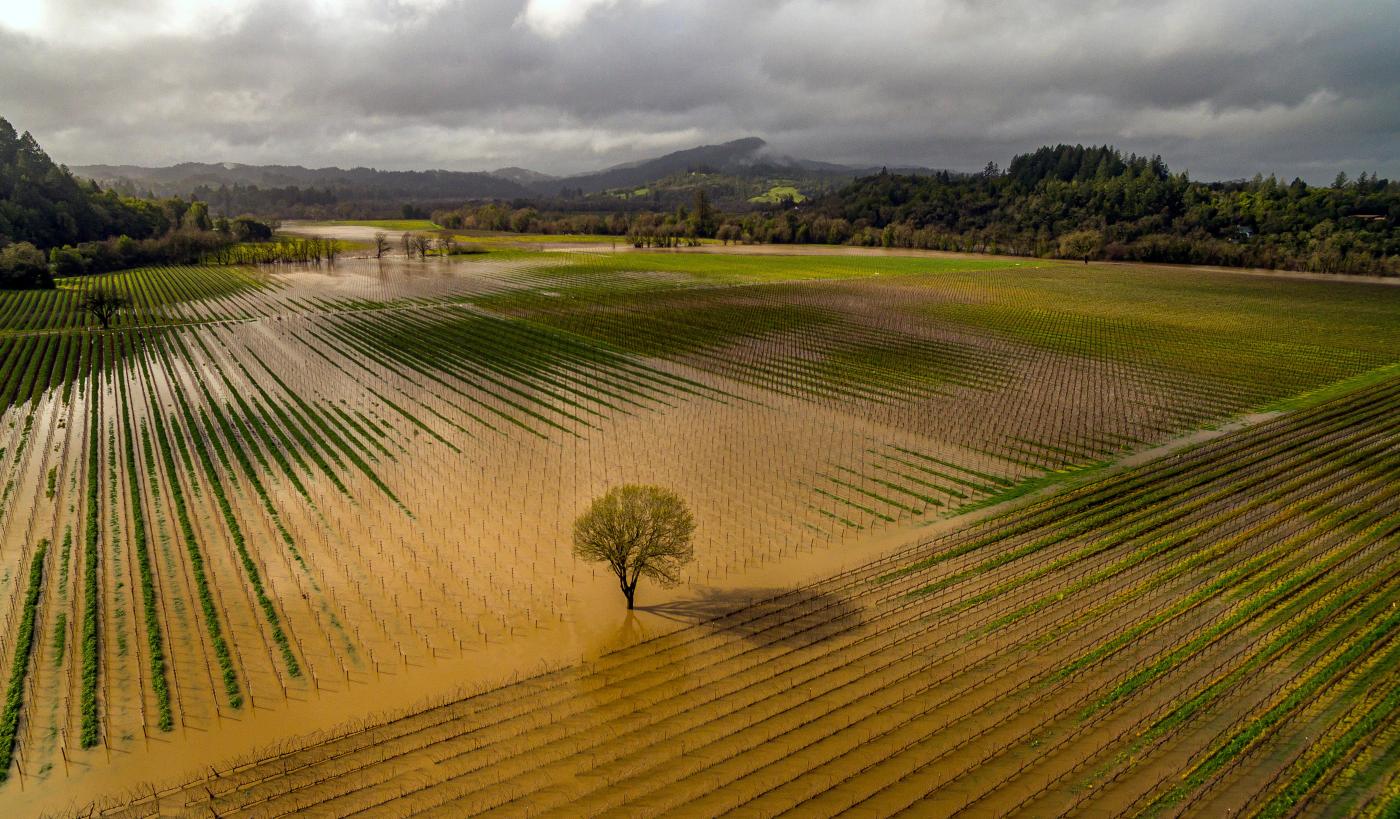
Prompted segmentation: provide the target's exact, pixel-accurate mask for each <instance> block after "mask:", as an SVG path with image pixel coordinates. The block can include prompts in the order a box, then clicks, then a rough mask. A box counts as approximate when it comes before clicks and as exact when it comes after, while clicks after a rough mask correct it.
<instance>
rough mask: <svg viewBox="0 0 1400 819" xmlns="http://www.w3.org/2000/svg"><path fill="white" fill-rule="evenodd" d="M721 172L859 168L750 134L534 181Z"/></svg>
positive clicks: (757, 174) (545, 187)
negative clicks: (801, 154) (792, 151)
mask: <svg viewBox="0 0 1400 819" xmlns="http://www.w3.org/2000/svg"><path fill="white" fill-rule="evenodd" d="M694 173H704V174H718V175H724V176H733V177H738V178H741V179H754V178H768V177H773V178H779V177H781V178H788V179H796V180H813V181H817V180H822V181H829V180H831V179H835V178H841V179H851V178H854V177H855V176H856V175H857V174H858V170H857V169H855V168H848V167H846V166H844V165H833V164H831V163H828V162H815V161H812V160H804V159H793V158H791V157H786V156H780V155H778V154H776V153H774V152H772V151H771V150H769V148H768V143H766V142H764V141H763V140H762V139H760V138H758V137H746V138H744V139H736V140H734V141H732V142H725V143H723V144H720V145H701V146H700V147H697V148H688V149H686V150H683V151H675V152H673V153H669V154H666V155H665V156H659V157H656V158H655V159H647V160H642V161H640V162H628V163H626V164H623V165H614V166H613V167H611V168H606V169H604V170H601V171H596V172H594V173H585V174H577V175H575V176H566V177H562V178H559V179H551V180H547V181H542V182H535V183H532V184H531V187H532V188H534V189H535V190H536V191H538V192H539V193H542V194H554V193H558V192H559V191H560V190H574V191H582V192H583V193H584V194H592V193H602V192H604V191H610V190H626V189H634V188H643V187H647V186H648V185H650V184H651V183H653V182H656V181H658V180H662V179H666V178H667V177H674V176H677V175H681V174H694Z"/></svg>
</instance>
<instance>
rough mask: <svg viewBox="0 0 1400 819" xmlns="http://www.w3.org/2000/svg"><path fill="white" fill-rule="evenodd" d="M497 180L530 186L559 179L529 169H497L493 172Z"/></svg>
mask: <svg viewBox="0 0 1400 819" xmlns="http://www.w3.org/2000/svg"><path fill="white" fill-rule="evenodd" d="M491 175H492V176H494V177H496V178H497V179H508V180H510V181H511V182H514V183H516V184H517V185H524V186H527V187H528V186H530V185H533V184H536V183H542V182H552V181H555V180H557V179H558V178H559V177H557V176H553V175H551V174H547V173H540V172H539V171H532V170H530V169H529V168H497V169H496V170H494V171H492V172H491Z"/></svg>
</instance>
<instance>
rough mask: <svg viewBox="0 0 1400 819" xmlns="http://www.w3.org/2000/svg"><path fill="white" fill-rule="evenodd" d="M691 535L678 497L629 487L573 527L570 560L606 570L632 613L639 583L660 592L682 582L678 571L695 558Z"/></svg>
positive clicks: (609, 495)
mask: <svg viewBox="0 0 1400 819" xmlns="http://www.w3.org/2000/svg"><path fill="white" fill-rule="evenodd" d="M694 533H695V519H694V518H693V517H692V516H691V514H690V510H689V508H687V507H686V504H685V501H684V500H682V499H681V496H680V495H678V494H676V493H675V492H673V491H671V490H669V489H665V488H663V487H660V486H643V485H638V484H627V485H625V486H619V487H616V488H614V489H611V490H609V491H608V492H607V494H605V495H603V496H602V497H601V498H598V499H597V500H595V501H593V503H592V505H590V506H589V507H588V509H587V511H585V512H584V513H583V514H582V515H580V516H579V518H578V520H576V521H575V522H574V554H575V555H577V556H578V557H579V558H581V559H583V560H587V561H590V562H595V563H605V564H607V566H608V568H609V569H611V570H612V572H613V574H614V575H615V576H616V577H617V581H618V585H619V587H620V588H621V589H622V594H623V596H624V597H626V598H627V608H628V609H632V608H633V606H634V602H635V599H636V594H637V583H638V582H639V581H640V580H641V578H643V577H646V578H648V579H650V580H653V581H655V582H656V583H658V584H660V585H662V586H673V585H675V584H677V583H679V582H680V578H681V574H680V573H681V569H682V567H683V566H685V564H687V563H689V562H690V561H691V560H693V559H694V557H695V551H694V547H693V546H692V545H691V536H692V535H693V534H694Z"/></svg>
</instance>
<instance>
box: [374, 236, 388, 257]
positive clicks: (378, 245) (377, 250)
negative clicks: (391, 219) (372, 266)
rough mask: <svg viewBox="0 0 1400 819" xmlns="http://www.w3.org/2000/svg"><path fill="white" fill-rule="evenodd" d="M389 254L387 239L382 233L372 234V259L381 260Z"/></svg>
mask: <svg viewBox="0 0 1400 819" xmlns="http://www.w3.org/2000/svg"><path fill="white" fill-rule="evenodd" d="M388 252H389V237H388V236H387V235H385V234H383V233H376V234H374V258H376V259H382V258H384V254H385V253H388Z"/></svg>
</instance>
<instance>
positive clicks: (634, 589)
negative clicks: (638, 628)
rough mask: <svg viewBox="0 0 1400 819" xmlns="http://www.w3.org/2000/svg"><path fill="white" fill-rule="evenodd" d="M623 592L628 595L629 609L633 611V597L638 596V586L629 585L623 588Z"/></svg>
mask: <svg viewBox="0 0 1400 819" xmlns="http://www.w3.org/2000/svg"><path fill="white" fill-rule="evenodd" d="M622 593H623V594H625V595H627V610H628V611H631V610H632V603H633V598H634V597H636V596H637V587H636V586H629V587H628V588H625V589H623V590H622Z"/></svg>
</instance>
